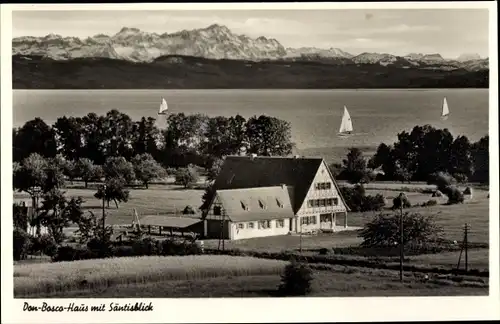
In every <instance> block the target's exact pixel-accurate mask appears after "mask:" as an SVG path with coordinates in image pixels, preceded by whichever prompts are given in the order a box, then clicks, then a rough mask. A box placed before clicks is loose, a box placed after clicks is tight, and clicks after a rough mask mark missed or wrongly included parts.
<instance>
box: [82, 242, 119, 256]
mask: <svg viewBox="0 0 500 324" xmlns="http://www.w3.org/2000/svg"><path fill="white" fill-rule="evenodd" d="M87 248H88V249H89V250H90V251H91V252H92V254H93V255H94V256H95V257H98V258H109V257H112V256H113V255H114V253H113V247H112V246H111V241H110V240H108V239H105V240H103V239H102V238H101V237H93V238H91V239H90V240H89V241H88V242H87Z"/></svg>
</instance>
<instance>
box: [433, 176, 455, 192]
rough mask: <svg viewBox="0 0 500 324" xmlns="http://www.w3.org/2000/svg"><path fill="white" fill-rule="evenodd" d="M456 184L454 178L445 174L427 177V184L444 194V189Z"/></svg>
mask: <svg viewBox="0 0 500 324" xmlns="http://www.w3.org/2000/svg"><path fill="white" fill-rule="evenodd" d="M455 182H456V180H455V178H453V176H452V175H451V174H449V173H447V172H436V173H433V174H431V175H430V176H429V179H428V181H427V184H433V185H436V187H437V188H438V190H440V191H441V192H444V189H445V188H446V187H449V186H451V185H452V184H454V183H455Z"/></svg>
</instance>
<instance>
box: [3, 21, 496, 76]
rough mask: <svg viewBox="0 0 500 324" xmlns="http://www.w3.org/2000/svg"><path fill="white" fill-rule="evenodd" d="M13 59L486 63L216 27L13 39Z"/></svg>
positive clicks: (472, 56) (474, 56) (473, 58)
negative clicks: (303, 43)
mask: <svg viewBox="0 0 500 324" xmlns="http://www.w3.org/2000/svg"><path fill="white" fill-rule="evenodd" d="M12 54H13V55H14V54H18V55H41V56H45V57H49V58H52V59H55V60H68V59H73V58H97V57H103V58H112V59H122V60H127V61H132V62H151V61H153V60H155V59H156V58H158V57H160V56H165V55H186V56H197V57H203V58H208V59H223V58H226V59H236V60H253V61H259V60H276V59H285V60H295V59H297V58H306V59H307V58H309V59H314V58H322V59H344V60H347V61H352V62H353V63H356V64H377V63H378V64H380V65H384V66H387V65H400V66H402V67H412V66H421V65H422V64H423V65H428V64H443V63H445V65H446V63H447V62H461V63H464V62H465V63H467V64H469V63H470V62H472V61H474V66H481V67H482V66H485V65H486V66H487V64H488V63H487V59H481V58H480V57H479V55H477V54H463V55H460V57H458V58H457V59H455V60H445V59H444V58H443V57H441V55H439V54H416V53H411V54H408V55H406V56H404V57H401V56H396V55H392V54H379V53H362V54H359V55H352V54H350V53H347V52H345V51H343V50H341V49H339V48H330V49H319V48H315V47H301V48H285V47H284V46H283V45H282V44H280V42H278V41H277V40H276V39H273V38H266V37H264V36H261V37H258V38H250V37H248V36H246V35H237V34H234V33H233V32H231V30H229V28H227V27H226V26H221V25H218V24H213V25H210V26H208V27H206V28H201V29H193V30H183V31H180V32H176V33H172V34H168V33H163V34H157V33H148V32H144V31H141V30H139V29H137V28H128V27H123V28H122V29H121V30H120V31H119V32H118V33H116V34H115V35H112V36H108V35H103V34H98V35H95V36H93V37H88V38H86V39H80V38H77V37H62V36H60V35H54V34H49V35H47V36H45V37H32V36H25V37H17V38H14V39H13V40H12Z"/></svg>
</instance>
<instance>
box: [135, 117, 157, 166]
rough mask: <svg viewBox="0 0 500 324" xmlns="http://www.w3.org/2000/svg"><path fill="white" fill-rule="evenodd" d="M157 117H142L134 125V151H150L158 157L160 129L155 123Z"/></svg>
mask: <svg viewBox="0 0 500 324" xmlns="http://www.w3.org/2000/svg"><path fill="white" fill-rule="evenodd" d="M155 121H156V119H154V118H152V117H148V118H146V117H142V118H141V120H140V121H139V122H135V123H134V124H133V126H132V134H133V136H132V139H133V144H132V146H133V150H134V153H135V154H136V155H137V154H144V153H149V154H151V156H153V157H156V156H157V154H158V145H159V135H160V131H159V129H158V128H157V127H156V125H155Z"/></svg>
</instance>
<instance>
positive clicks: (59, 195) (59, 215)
mask: <svg viewBox="0 0 500 324" xmlns="http://www.w3.org/2000/svg"><path fill="white" fill-rule="evenodd" d="M82 203H83V200H82V198H81V197H78V198H71V199H70V200H68V199H66V197H65V196H64V193H63V192H62V191H60V190H58V189H54V190H51V191H49V192H47V193H46V194H45V195H44V197H43V202H42V206H41V208H40V214H39V215H38V217H37V219H36V222H37V223H39V224H41V225H43V226H45V227H47V229H48V232H49V234H50V236H51V237H52V238H53V239H54V241H55V242H56V243H57V244H60V243H61V242H62V241H63V240H64V232H63V230H64V228H66V227H69V226H70V224H71V223H76V224H77V223H78V222H79V221H80V218H81V217H82V214H83V211H82Z"/></svg>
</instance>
